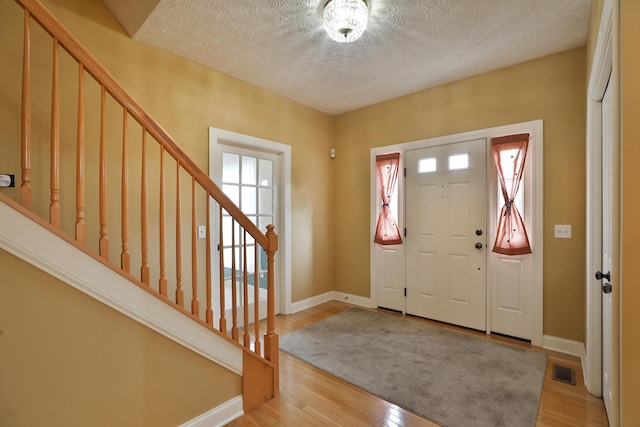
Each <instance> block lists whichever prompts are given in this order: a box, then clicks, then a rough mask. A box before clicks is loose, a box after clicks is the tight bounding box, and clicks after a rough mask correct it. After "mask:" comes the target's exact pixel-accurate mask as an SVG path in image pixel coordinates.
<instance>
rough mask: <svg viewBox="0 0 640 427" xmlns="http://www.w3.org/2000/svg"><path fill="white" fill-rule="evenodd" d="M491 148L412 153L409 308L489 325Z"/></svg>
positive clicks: (477, 145) (408, 156)
mask: <svg viewBox="0 0 640 427" xmlns="http://www.w3.org/2000/svg"><path fill="white" fill-rule="evenodd" d="M486 154H487V149H486V140H485V139H480V140H475V141H466V142H458V143H455V144H446V145H440V146H436V147H428V148H422V149H418V150H409V151H407V152H406V153H405V167H406V170H407V173H406V187H405V188H406V191H405V219H406V227H407V236H406V241H405V242H406V265H407V267H406V284H407V298H406V312H407V313H408V314H413V315H417V316H421V317H427V318H430V319H435V320H439V321H442V322H447V323H452V324H456V325H461V326H465V327H468V328H473V329H478V330H482V331H484V330H485V329H486V300H485V298H486V264H487V262H486V183H485V181H486V165H487V161H486ZM456 158H463V159H466V162H464V163H466V164H462V165H460V166H455V165H451V163H450V162H451V160H452V159H456ZM421 164H425V168H422V167H421V166H420V165H421ZM423 169H424V170H423ZM476 233H481V234H480V235H477V234H476ZM476 245H477V246H479V247H476Z"/></svg>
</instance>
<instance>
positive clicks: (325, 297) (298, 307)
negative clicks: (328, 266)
mask: <svg viewBox="0 0 640 427" xmlns="http://www.w3.org/2000/svg"><path fill="white" fill-rule="evenodd" d="M333 299H334V298H333V291H331V292H326V293H324V294H320V295H316V296H314V297H311V298H307V299H303V300H302V301H296V302H294V303H292V304H291V313H297V312H298V311H302V310H306V309H307V308H311V307H315V306H316V305H319V304H322V303H324V302H327V301H331V300H333Z"/></svg>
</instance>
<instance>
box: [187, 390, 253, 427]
mask: <svg viewBox="0 0 640 427" xmlns="http://www.w3.org/2000/svg"><path fill="white" fill-rule="evenodd" d="M243 404H244V401H243V399H242V396H237V397H234V398H233V399H231V400H229V401H227V402H225V403H223V404H222V405H219V406H216V407H215V408H213V409H211V410H209V411H207V412H205V413H204V414H201V415H198V416H197V417H195V418H194V419H192V420H189V421H187V422H186V423H184V424H182V425H181V426H180V427H220V426H224V425H227V424H229V423H230V422H231V421H233V420H235V419H236V418H238V417H241V416H242V415H244V410H243V409H242V408H243Z"/></svg>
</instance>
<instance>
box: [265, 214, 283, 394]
mask: <svg viewBox="0 0 640 427" xmlns="http://www.w3.org/2000/svg"><path fill="white" fill-rule="evenodd" d="M273 229H274V226H273V225H271V224H270V225H268V226H267V234H266V237H267V239H268V241H269V245H268V247H267V248H266V251H267V265H268V268H267V333H266V334H265V336H264V357H265V358H266V359H267V360H269V361H271V362H272V363H273V366H274V371H273V395H274V396H277V395H278V392H279V390H280V373H279V367H280V358H279V347H278V346H279V342H278V334H276V330H275V329H276V301H275V298H276V296H275V295H276V292H275V262H274V260H275V255H276V251H277V250H278V235H277V234H276V233H275V231H273Z"/></svg>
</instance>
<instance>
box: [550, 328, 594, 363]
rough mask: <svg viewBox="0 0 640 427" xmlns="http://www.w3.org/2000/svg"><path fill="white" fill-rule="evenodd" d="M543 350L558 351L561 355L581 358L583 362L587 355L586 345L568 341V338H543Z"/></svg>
mask: <svg viewBox="0 0 640 427" xmlns="http://www.w3.org/2000/svg"><path fill="white" fill-rule="evenodd" d="M542 348H545V349H547V350H553V351H558V352H560V353H565V354H570V355H572V356H576V357H579V358H580V359H581V360H582V359H583V358H584V355H585V346H584V343H582V342H580V341H573V340H568V339H566V338H559V337H553V336H551V335H544V336H543V338H542ZM583 365H584V364H583Z"/></svg>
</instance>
